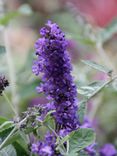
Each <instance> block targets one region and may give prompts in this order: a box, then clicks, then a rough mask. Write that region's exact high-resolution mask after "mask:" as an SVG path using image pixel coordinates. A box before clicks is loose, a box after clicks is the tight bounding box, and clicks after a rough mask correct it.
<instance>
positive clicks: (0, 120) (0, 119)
mask: <svg viewBox="0 0 117 156" xmlns="http://www.w3.org/2000/svg"><path fill="white" fill-rule="evenodd" d="M5 121H7V118H5V117H3V116H0V125H1V124H3V123H4V122H5Z"/></svg>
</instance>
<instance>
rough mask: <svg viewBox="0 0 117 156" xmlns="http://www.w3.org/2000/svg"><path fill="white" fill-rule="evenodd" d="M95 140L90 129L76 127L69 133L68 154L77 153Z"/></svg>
mask: <svg viewBox="0 0 117 156" xmlns="http://www.w3.org/2000/svg"><path fill="white" fill-rule="evenodd" d="M94 141H95V133H94V131H93V130H92V129H88V128H87V129H86V128H85V129H84V128H81V129H78V130H77V131H74V132H71V134H70V135H69V156H71V155H70V154H71V153H77V152H79V151H80V150H83V149H84V148H86V147H87V146H89V145H91V144H92V143H94Z"/></svg>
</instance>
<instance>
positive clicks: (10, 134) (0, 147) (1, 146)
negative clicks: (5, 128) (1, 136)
mask: <svg viewBox="0 0 117 156" xmlns="http://www.w3.org/2000/svg"><path fill="white" fill-rule="evenodd" d="M16 129H17V128H16V127H14V128H13V130H12V131H11V132H10V133H9V135H8V136H7V137H6V139H5V140H4V141H3V142H2V144H1V145H0V149H2V148H3V146H4V145H5V143H6V142H7V140H8V139H9V138H10V137H11V136H12V134H13V133H14V132H15V131H16Z"/></svg>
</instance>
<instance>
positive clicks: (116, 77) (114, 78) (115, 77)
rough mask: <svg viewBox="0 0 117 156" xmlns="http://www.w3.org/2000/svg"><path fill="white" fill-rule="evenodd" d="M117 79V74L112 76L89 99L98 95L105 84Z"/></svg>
mask: <svg viewBox="0 0 117 156" xmlns="http://www.w3.org/2000/svg"><path fill="white" fill-rule="evenodd" d="M116 79H117V75H116V76H114V77H113V78H111V79H110V80H109V81H107V82H105V83H104V84H103V85H102V87H100V88H99V89H98V90H97V91H96V92H94V93H93V94H92V95H91V96H90V97H88V99H87V101H88V100H90V99H91V98H93V97H94V96H95V95H97V94H98V93H99V92H100V91H101V90H102V89H103V88H104V87H105V86H107V85H109V84H110V83H112V82H113V81H114V80H116Z"/></svg>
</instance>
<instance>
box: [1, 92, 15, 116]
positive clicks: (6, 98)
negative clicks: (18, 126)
mask: <svg viewBox="0 0 117 156" xmlns="http://www.w3.org/2000/svg"><path fill="white" fill-rule="evenodd" d="M3 96H4V98H5V100H6V101H7V103H8V104H9V106H10V108H11V109H12V111H13V112H14V114H15V115H16V116H17V112H16V110H15V109H14V107H13V105H12V103H11V101H10V100H9V98H8V97H7V95H6V94H5V93H4V92H3Z"/></svg>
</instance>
